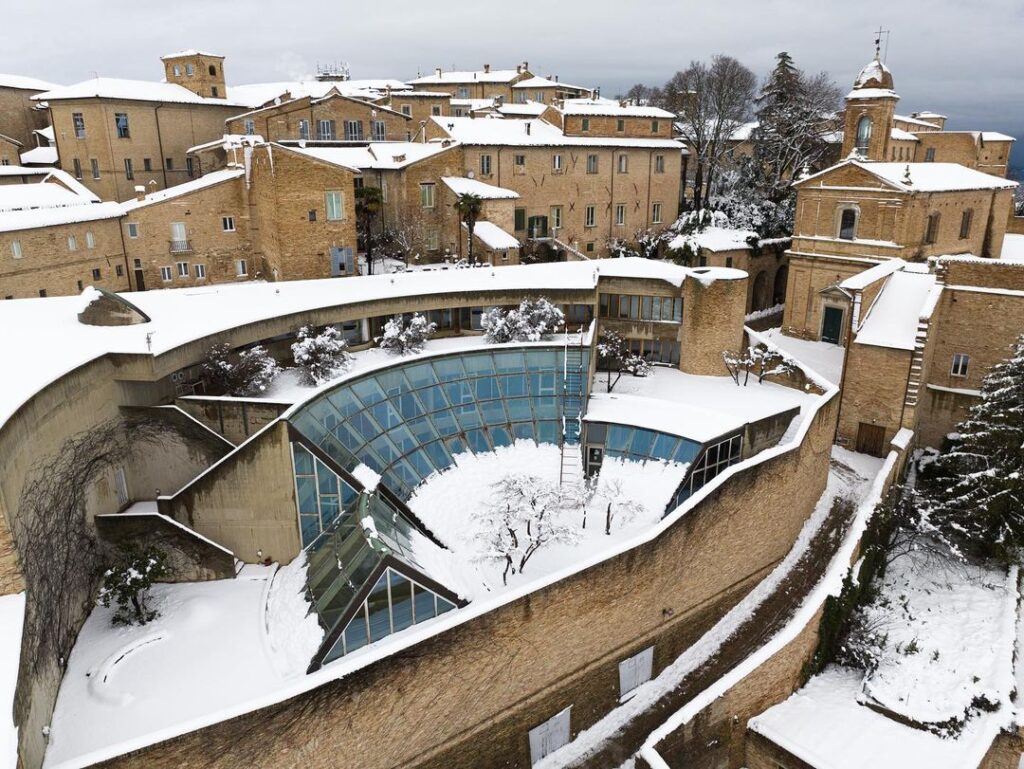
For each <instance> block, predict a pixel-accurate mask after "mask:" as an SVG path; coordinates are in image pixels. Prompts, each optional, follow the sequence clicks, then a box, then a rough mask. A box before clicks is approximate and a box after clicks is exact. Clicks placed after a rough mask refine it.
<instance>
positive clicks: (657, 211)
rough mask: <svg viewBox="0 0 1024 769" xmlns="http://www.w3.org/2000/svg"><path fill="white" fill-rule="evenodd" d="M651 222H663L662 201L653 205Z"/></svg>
mask: <svg viewBox="0 0 1024 769" xmlns="http://www.w3.org/2000/svg"><path fill="white" fill-rule="evenodd" d="M651 224H661V203H655V204H654V205H653V206H651Z"/></svg>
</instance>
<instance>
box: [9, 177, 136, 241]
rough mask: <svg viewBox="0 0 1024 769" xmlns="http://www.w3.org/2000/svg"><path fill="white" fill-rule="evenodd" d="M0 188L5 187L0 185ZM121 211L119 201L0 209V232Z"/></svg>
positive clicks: (116, 214) (112, 215)
mask: <svg viewBox="0 0 1024 769" xmlns="http://www.w3.org/2000/svg"><path fill="white" fill-rule="evenodd" d="M0 189H6V188H5V187H0ZM122 213H124V212H123V210H122V208H121V204H120V203H114V202H109V201H108V202H105V203H91V204H87V205H86V204H83V205H64V206H55V207H46V208H30V209H24V210H14V211H0V232H15V231H17V230H31V229H35V228H37V227H53V226H55V225H58V224H76V223H79V222H94V221H98V220H100V219H116V218H118V217H119V216H121V215H122Z"/></svg>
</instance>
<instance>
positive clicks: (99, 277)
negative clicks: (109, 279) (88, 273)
mask: <svg viewBox="0 0 1024 769" xmlns="http://www.w3.org/2000/svg"><path fill="white" fill-rule="evenodd" d="M92 279H93V280H103V273H102V272H100V268H99V267H93V269H92Z"/></svg>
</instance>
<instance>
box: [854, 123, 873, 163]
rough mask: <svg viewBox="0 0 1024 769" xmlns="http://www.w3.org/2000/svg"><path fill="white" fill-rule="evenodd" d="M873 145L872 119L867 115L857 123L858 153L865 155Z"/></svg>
mask: <svg viewBox="0 0 1024 769" xmlns="http://www.w3.org/2000/svg"><path fill="white" fill-rule="evenodd" d="M870 143H871V118H869V117H868V116H867V115H864V116H862V117H861V119H860V120H858V121H857V152H859V153H860V154H861V155H864V154H866V153H867V151H868V145H869V144H870Z"/></svg>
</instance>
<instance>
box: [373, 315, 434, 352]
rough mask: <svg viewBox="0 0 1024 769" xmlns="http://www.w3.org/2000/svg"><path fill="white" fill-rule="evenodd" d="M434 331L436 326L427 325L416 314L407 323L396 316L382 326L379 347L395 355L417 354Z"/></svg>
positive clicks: (425, 321) (424, 320) (425, 320)
mask: <svg viewBox="0 0 1024 769" xmlns="http://www.w3.org/2000/svg"><path fill="white" fill-rule="evenodd" d="M436 330H437V324H436V323H428V322H427V319H426V318H424V317H423V316H422V315H420V314H419V313H418V312H417V313H415V314H414V315H413V316H412V317H411V318H410V319H409V321H408V322H406V321H405V320H404V319H403V317H402V316H401V315H396V316H395V317H393V318H392V319H391V320H389V321H388V322H387V323H386V324H385V325H384V336H382V337H381V338H380V346H381V347H382V348H383V349H385V350H387V351H388V352H390V353H393V354H395V355H408V354H409V353H414V352H419V351H420V350H422V349H423V345H425V344H426V343H427V340H428V339H430V337H432V336H433V335H434V332H435V331H436Z"/></svg>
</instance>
